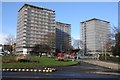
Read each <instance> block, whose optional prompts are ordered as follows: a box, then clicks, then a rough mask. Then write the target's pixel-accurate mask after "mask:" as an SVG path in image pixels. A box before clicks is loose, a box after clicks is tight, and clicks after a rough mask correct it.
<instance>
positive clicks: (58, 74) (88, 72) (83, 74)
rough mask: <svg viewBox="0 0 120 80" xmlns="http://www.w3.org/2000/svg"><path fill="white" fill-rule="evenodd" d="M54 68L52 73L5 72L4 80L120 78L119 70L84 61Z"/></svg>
mask: <svg viewBox="0 0 120 80" xmlns="http://www.w3.org/2000/svg"><path fill="white" fill-rule="evenodd" d="M54 68H56V69H57V71H55V72H52V73H42V72H3V73H2V77H3V78H2V80H99V79H100V80H101V79H102V80H120V79H119V76H120V75H119V72H118V71H116V70H111V69H107V68H103V67H99V66H95V65H92V64H87V63H84V62H80V64H78V65H74V66H68V67H54Z"/></svg>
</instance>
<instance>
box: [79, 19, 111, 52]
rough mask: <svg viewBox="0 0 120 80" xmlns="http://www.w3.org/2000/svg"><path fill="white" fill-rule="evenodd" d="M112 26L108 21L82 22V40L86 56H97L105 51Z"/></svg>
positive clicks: (93, 20) (92, 20) (91, 20)
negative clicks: (96, 54)
mask: <svg viewBox="0 0 120 80" xmlns="http://www.w3.org/2000/svg"><path fill="white" fill-rule="evenodd" d="M109 34H110V25H109V22H108V21H104V20H100V19H96V18H93V19H90V20H86V21H83V22H81V40H82V49H83V50H84V54H87V53H91V54H95V53H97V52H101V51H103V50H105V44H106V43H107V41H109Z"/></svg>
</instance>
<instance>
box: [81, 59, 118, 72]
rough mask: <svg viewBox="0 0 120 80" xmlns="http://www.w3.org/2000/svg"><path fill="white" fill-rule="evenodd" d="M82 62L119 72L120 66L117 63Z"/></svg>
mask: <svg viewBox="0 0 120 80" xmlns="http://www.w3.org/2000/svg"><path fill="white" fill-rule="evenodd" d="M81 61H83V62H86V63H90V64H94V65H97V66H101V67H106V68H110V69H114V70H118V69H119V66H120V64H117V63H111V62H104V61H99V60H81Z"/></svg>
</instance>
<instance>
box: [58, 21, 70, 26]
mask: <svg viewBox="0 0 120 80" xmlns="http://www.w3.org/2000/svg"><path fill="white" fill-rule="evenodd" d="M56 23H58V24H64V25H71V24H67V23H62V22H56Z"/></svg>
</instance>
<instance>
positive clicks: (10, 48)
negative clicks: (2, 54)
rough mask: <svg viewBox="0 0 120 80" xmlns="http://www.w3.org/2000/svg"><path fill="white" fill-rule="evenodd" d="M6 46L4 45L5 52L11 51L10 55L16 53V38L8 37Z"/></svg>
mask: <svg viewBox="0 0 120 80" xmlns="http://www.w3.org/2000/svg"><path fill="white" fill-rule="evenodd" d="M5 40H6V45H4V50H7V51H9V52H10V53H12V51H15V50H14V47H15V46H14V44H15V41H16V40H15V37H14V36H13V35H11V34H10V35H8V36H7V37H6V39H5Z"/></svg>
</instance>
